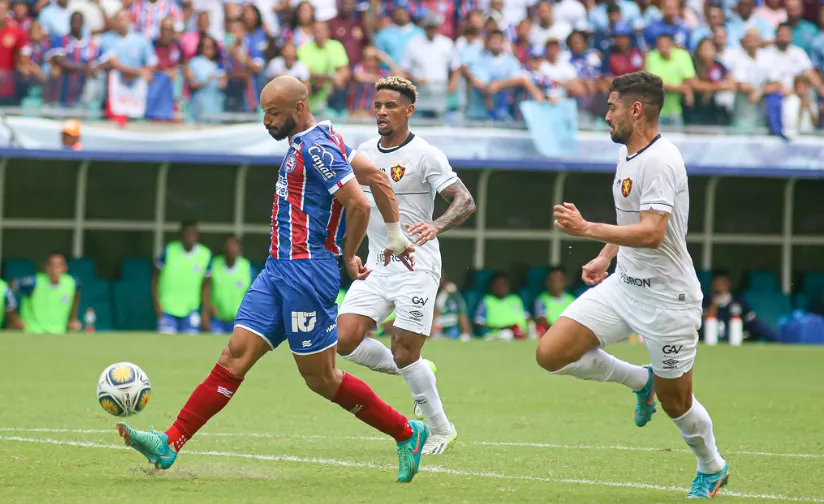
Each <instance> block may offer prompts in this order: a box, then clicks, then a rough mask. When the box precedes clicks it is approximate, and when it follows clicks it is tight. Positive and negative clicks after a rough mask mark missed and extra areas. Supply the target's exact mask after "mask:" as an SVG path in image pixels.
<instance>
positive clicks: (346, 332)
mask: <svg viewBox="0 0 824 504" xmlns="http://www.w3.org/2000/svg"><path fill="white" fill-rule="evenodd" d="M361 341H363V337H361V338H358V337H357V336H356V334H355V332H354V331H352V330H350V329H349V328H348V327H341V326H338V348H337V352H338V355H340V356H341V357H346V356H347V355H350V354H351V353H352V352H354V351H355V349H356V348H358V345H360V344H361Z"/></svg>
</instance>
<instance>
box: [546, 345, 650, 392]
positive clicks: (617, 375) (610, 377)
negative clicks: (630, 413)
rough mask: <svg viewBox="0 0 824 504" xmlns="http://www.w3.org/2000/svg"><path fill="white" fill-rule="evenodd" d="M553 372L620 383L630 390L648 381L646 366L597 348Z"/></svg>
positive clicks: (639, 387) (639, 388)
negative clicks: (621, 358)
mask: <svg viewBox="0 0 824 504" xmlns="http://www.w3.org/2000/svg"><path fill="white" fill-rule="evenodd" d="M553 374H559V375H569V376H574V377H575V378H580V379H581V380H593V381H599V382H613V383H620V384H623V385H626V386H627V387H629V388H631V389H632V390H641V389H642V388H644V387H645V386H646V384H647V381H649V371H647V368H645V367H642V366H636V365H635V364H630V363H629V362H625V361H622V360H620V359H616V358H615V357H614V356H612V355H610V354H608V353H606V352H604V351H603V350H601V349H599V348H594V349H592V350H590V351H589V352H587V353H585V354H584V355H583V356H582V357H581V358H580V359H578V360H577V361H575V362H573V363H572V364H567V365H566V366H564V367H562V368H561V369H559V370H558V371H555V372H554V373H553Z"/></svg>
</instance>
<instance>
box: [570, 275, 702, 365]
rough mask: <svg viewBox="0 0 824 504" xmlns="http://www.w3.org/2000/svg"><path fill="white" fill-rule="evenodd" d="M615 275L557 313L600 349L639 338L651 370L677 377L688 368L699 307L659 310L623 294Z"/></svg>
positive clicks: (695, 333) (699, 318) (695, 345)
mask: <svg viewBox="0 0 824 504" xmlns="http://www.w3.org/2000/svg"><path fill="white" fill-rule="evenodd" d="M619 280H620V278H619V277H618V275H610V276H609V277H607V279H606V280H604V281H603V282H602V283H601V284H599V285H596V286H595V287H594V288H592V289H589V290H588V291H586V292H585V293H584V294H582V295H581V297H579V298H578V299H576V300H575V301H574V302H573V303H572V304H571V305H569V306H568V307H567V309H566V310H565V311H564V312H563V313H562V314H561V316H562V317H567V318H570V319H572V320H574V321H576V322H578V323H579V324H582V325H584V326H586V327H587V328H588V329H590V330H591V331H592V332H593V333H595V336H597V337H598V340H599V341H600V342H601V347H604V346H606V345H608V344H610V343H615V342H617V341H620V340H622V339H624V338H626V337H628V336H630V335H631V334H633V333H635V334H638V335H639V336H643V338H644V343H645V344H646V346H647V352H649V357H650V364H652V370H653V372H654V373H655V374H656V375H657V376H660V377H661V378H669V379H673V378H678V377H679V376H681V375H683V374H684V373H686V372H688V371H689V370H690V369H692V365H693V363H694V362H695V352H696V347H697V345H698V329H699V328H700V327H701V306H690V307H684V308H683V309H672V308H659V307H656V306H651V305H649V304H647V303H643V302H641V301H638V300H636V299H634V298H632V297H630V296H629V295H628V294H627V291H626V289H624V288H622V287H621V285H620V283H619Z"/></svg>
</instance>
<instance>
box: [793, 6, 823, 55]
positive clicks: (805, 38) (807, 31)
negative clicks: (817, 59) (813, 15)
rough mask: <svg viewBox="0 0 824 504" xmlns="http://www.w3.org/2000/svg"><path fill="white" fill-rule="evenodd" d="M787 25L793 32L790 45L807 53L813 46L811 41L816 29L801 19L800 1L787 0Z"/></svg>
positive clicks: (816, 31)
mask: <svg viewBox="0 0 824 504" xmlns="http://www.w3.org/2000/svg"><path fill="white" fill-rule="evenodd" d="M786 6H787V23H789V24H790V26H791V27H792V30H793V41H792V44H793V45H796V46H798V47H800V48H802V49H804V50H805V51H806V52H807V53H809V52H810V48H812V45H813V39H815V37H816V35H818V27H816V26H815V25H814V24H812V23H810V22H809V21H807V20H805V19H803V16H804V6H803V4H802V3H801V0H787V2H786Z"/></svg>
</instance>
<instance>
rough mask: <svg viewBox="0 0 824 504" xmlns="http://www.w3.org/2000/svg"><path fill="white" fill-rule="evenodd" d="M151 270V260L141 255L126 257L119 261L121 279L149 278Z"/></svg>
mask: <svg viewBox="0 0 824 504" xmlns="http://www.w3.org/2000/svg"><path fill="white" fill-rule="evenodd" d="M153 271H154V266H153V265H152V261H150V260H149V259H146V258H143V257H126V258H125V259H123V261H121V263H120V278H121V279H122V280H150V279H151V278H152V273H153Z"/></svg>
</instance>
